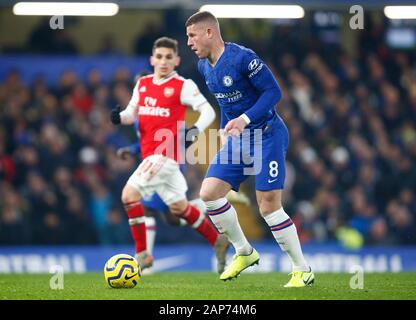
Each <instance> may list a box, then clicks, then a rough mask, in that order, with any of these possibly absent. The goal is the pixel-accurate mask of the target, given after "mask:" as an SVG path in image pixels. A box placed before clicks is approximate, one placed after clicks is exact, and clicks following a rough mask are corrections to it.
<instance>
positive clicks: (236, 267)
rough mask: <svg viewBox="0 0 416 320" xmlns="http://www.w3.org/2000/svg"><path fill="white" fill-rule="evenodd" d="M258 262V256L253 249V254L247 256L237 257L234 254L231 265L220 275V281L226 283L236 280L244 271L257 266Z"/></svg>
mask: <svg viewBox="0 0 416 320" xmlns="http://www.w3.org/2000/svg"><path fill="white" fill-rule="evenodd" d="M259 260H260V255H259V253H258V252H257V251H256V249H254V248H253V252H252V253H251V254H249V255H247V256H239V255H238V254H235V255H234V256H233V261H232V262H231V264H230V265H229V266H228V267H227V268H226V269H225V271H224V272H223V273H221V275H220V280H223V281H226V280H231V279H233V278H236V277H237V276H238V275H239V274H240V273H241V271H243V270H244V269H247V268H248V267H251V266H252V265H255V264H259Z"/></svg>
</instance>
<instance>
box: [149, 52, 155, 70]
mask: <svg viewBox="0 0 416 320" xmlns="http://www.w3.org/2000/svg"><path fill="white" fill-rule="evenodd" d="M149 62H150V65H151V66H152V67H154V66H155V64H154V63H153V55H152V56H150V58H149Z"/></svg>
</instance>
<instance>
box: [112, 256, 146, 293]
mask: <svg viewBox="0 0 416 320" xmlns="http://www.w3.org/2000/svg"><path fill="white" fill-rule="evenodd" d="M104 277H105V281H106V282H107V284H108V285H109V286H110V287H111V288H134V287H135V286H136V285H137V284H138V283H139V281H140V278H141V272H140V267H139V265H138V264H137V262H136V260H135V259H134V258H133V257H132V256H130V255H128V254H117V255H115V256H112V257H111V258H110V259H108V261H107V263H106V264H105V266H104Z"/></svg>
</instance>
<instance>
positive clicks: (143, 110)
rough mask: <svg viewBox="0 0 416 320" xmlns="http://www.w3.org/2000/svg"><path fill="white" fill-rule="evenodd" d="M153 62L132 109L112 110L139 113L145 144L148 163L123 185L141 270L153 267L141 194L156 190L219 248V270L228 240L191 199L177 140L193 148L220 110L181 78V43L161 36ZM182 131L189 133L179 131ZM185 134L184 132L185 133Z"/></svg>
mask: <svg viewBox="0 0 416 320" xmlns="http://www.w3.org/2000/svg"><path fill="white" fill-rule="evenodd" d="M150 63H151V65H152V66H153V69H154V73H153V74H150V75H147V76H143V77H141V78H139V79H138V80H137V83H136V85H135V87H134V90H133V95H132V97H131V100H130V102H129V104H128V105H127V107H126V108H125V109H124V110H123V111H121V109H120V107H118V108H116V109H113V110H112V111H111V121H112V123H113V124H116V125H117V124H123V125H131V124H133V123H134V121H135V119H136V117H139V132H140V147H141V152H142V158H143V161H142V162H141V163H140V165H139V166H138V168H137V169H136V170H135V171H134V173H133V174H132V175H131V177H130V178H129V179H128V181H127V183H126V185H125V187H124V188H123V191H122V195H121V201H122V203H123V205H124V208H125V210H126V211H127V215H128V217H129V225H130V230H131V233H132V236H133V239H134V241H135V245H136V260H137V262H138V263H139V264H140V265H141V268H142V269H145V268H148V267H151V266H152V265H153V257H152V256H151V255H150V254H149V253H148V252H147V251H146V246H147V244H146V227H145V218H144V212H143V206H142V204H141V202H140V200H141V198H142V196H146V195H151V194H153V193H155V192H156V193H157V194H158V195H159V196H160V198H161V199H162V200H163V202H164V203H165V204H166V205H167V206H168V207H169V210H170V211H171V213H172V214H174V215H176V216H178V217H180V218H182V219H184V220H186V222H187V223H188V224H189V225H191V226H194V227H195V226H196V225H197V227H196V230H197V231H198V232H199V233H200V234H201V235H202V236H203V237H204V238H205V239H206V240H207V241H208V242H209V243H210V244H211V245H212V246H213V247H214V251H215V254H216V257H217V262H218V263H217V268H218V272H219V273H221V272H223V271H224V268H225V258H226V253H227V249H228V247H229V243H228V240H227V238H226V237H225V235H222V234H219V233H218V231H217V229H216V228H215V227H214V226H213V225H212V223H211V221H210V220H209V219H208V218H207V217H206V216H205V215H204V213H202V212H200V211H199V210H198V209H197V208H196V207H195V206H193V205H192V204H190V203H189V202H188V200H187V198H186V191H187V190H188V186H187V183H186V180H185V177H184V176H183V174H182V172H181V171H180V168H179V162H181V161H183V159H182V158H181V157H182V154H181V152H180V146H181V145H182V144H183V143H180V141H178V140H179V139H180V137H181V136H182V137H183V136H185V137H187V140H186V141H185V146H186V147H188V146H189V145H190V144H191V143H192V142H193V141H194V139H195V138H196V136H197V135H198V134H199V133H200V132H203V131H204V130H205V129H206V128H207V127H208V126H209V125H210V124H211V123H212V122H213V121H214V119H215V111H214V109H213V108H212V107H211V105H210V104H209V103H208V101H207V100H206V99H205V97H204V96H203V95H202V94H201V93H200V91H199V89H198V87H197V86H196V84H195V83H194V82H193V81H192V80H190V79H184V78H182V77H181V76H179V75H178V74H177V73H176V71H175V67H177V66H178V65H179V63H180V58H179V56H178V42H177V41H176V40H174V39H171V38H167V37H162V38H159V39H157V40H156V41H155V43H154V45H153V52H152V56H151V57H150ZM187 107H191V108H192V109H193V110H196V111H198V112H199V113H200V116H199V118H198V120H197V121H196V122H195V124H194V126H192V127H191V128H190V129H185V127H184V121H185V112H186V109H187ZM181 130H185V134H184V135H183V134H182V135H180V132H181ZM182 132H183V131H182Z"/></svg>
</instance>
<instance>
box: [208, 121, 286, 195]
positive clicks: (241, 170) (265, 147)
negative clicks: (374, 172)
mask: <svg viewBox="0 0 416 320" xmlns="http://www.w3.org/2000/svg"><path fill="white" fill-rule="evenodd" d="M257 133H259V134H260V133H261V135H260V136H256V134H253V133H251V134H250V135H246V136H245V137H244V134H243V136H242V137H238V138H235V137H229V138H228V140H227V143H226V144H225V145H224V146H223V147H222V148H221V150H220V151H219V152H218V153H217V154H216V156H215V157H214V159H213V160H212V162H211V164H210V166H209V168H208V171H207V174H206V178H209V177H214V178H218V179H221V180H223V181H225V182H228V183H229V184H230V185H231V188H232V189H233V190H235V191H238V189H239V188H240V184H241V183H242V182H244V180H246V179H247V178H248V177H249V176H250V175H254V176H255V183H256V190H259V191H268V190H275V189H283V187H284V182H285V177H286V164H285V158H286V153H287V149H288V146H289V132H288V129H287V127H286V125H285V124H284V123H283V122H281V123H280V124H279V125H278V126H276V127H267V128H266V129H264V130H258V132H257ZM248 146H249V147H248Z"/></svg>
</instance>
